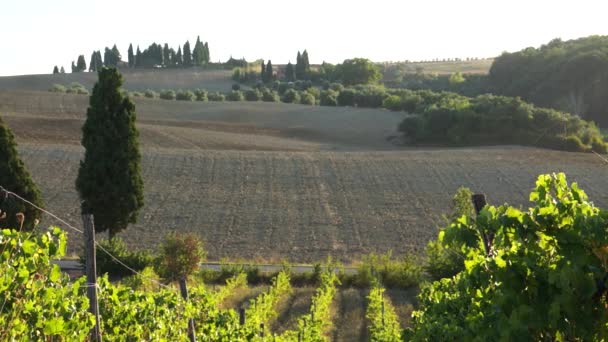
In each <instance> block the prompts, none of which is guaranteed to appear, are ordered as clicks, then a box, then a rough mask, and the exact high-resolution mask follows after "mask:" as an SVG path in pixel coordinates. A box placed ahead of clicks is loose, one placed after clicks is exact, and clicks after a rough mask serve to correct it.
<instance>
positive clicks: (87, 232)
mask: <svg viewBox="0 0 608 342" xmlns="http://www.w3.org/2000/svg"><path fill="white" fill-rule="evenodd" d="M82 223H83V226H84V248H85V271H86V273H87V297H89V310H90V311H91V313H92V314H93V315H94V316H95V327H94V328H93V329H92V330H91V340H92V341H96V342H101V328H100V327H101V324H100V319H99V303H98V302H97V262H96V255H95V223H94V222H93V215H91V214H83V215H82Z"/></svg>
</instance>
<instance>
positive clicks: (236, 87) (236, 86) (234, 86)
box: [232, 83, 241, 91]
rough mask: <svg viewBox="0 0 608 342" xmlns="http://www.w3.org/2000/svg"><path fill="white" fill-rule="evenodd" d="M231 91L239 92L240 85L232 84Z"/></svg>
mask: <svg viewBox="0 0 608 342" xmlns="http://www.w3.org/2000/svg"><path fill="white" fill-rule="evenodd" d="M232 90H234V91H237V90H241V85H240V84H238V83H234V84H233V85H232Z"/></svg>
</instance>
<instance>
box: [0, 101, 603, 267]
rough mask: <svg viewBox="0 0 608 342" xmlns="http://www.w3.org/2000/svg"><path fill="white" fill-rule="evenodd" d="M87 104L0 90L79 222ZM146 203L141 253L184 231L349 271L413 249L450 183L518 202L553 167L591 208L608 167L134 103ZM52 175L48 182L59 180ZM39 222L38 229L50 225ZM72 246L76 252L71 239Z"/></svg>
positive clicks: (240, 109)
mask: <svg viewBox="0 0 608 342" xmlns="http://www.w3.org/2000/svg"><path fill="white" fill-rule="evenodd" d="M87 101H88V97H87V96H83V95H68V94H55V93H48V92H0V112H1V113H3V119H4V120H5V121H6V122H7V124H8V125H9V126H10V127H11V128H12V129H13V130H14V132H15V134H16V137H17V141H18V142H19V144H20V152H21V154H22V156H23V159H24V160H25V162H26V164H27V166H28V167H29V169H30V171H31V173H32V175H33V178H34V180H35V181H36V182H37V183H38V184H39V185H40V187H41V189H42V194H43V197H44V199H45V201H46V203H47V206H48V209H50V210H51V211H53V212H55V213H59V214H60V215H61V216H64V217H67V218H69V220H70V221H71V222H72V223H74V224H76V225H79V220H80V218H79V217H80V215H79V202H78V198H77V194H76V191H75V189H74V180H75V178H76V173H77V169H78V163H79V160H80V158H81V157H82V153H83V151H82V148H81V147H80V146H79V139H80V126H81V125H82V122H83V119H84V113H85V111H86V105H87ZM136 105H137V111H138V124H139V129H140V133H141V139H142V152H143V165H142V167H143V177H144V183H145V207H144V209H143V210H142V214H141V217H140V221H139V223H138V224H135V225H132V226H130V227H129V228H128V229H127V230H126V231H125V232H123V233H120V234H119V236H121V237H122V238H124V239H125V240H126V242H127V243H128V244H129V245H130V246H133V247H136V248H152V247H153V246H155V245H156V244H157V242H158V241H159V239H160V238H161V237H163V236H164V235H165V234H166V233H167V232H168V231H171V230H181V231H196V232H199V233H200V234H201V235H202V236H203V238H204V239H205V241H206V246H207V249H208V251H209V258H210V259H212V260H217V259H220V258H223V257H229V258H232V259H235V258H239V257H240V258H246V259H258V260H270V261H278V260H281V259H289V260H292V261H316V260H322V259H324V258H325V257H326V256H327V255H333V256H334V257H336V258H338V259H339V260H342V261H345V262H349V261H353V260H356V259H357V258H358V257H359V256H360V255H362V254H366V253H369V252H372V251H376V252H385V251H388V250H393V251H394V252H395V253H406V252H415V253H421V252H422V251H423V248H424V246H425V244H426V242H427V241H428V240H429V239H432V238H434V237H435V236H436V233H437V231H436V227H437V226H438V225H441V224H442V222H443V220H442V218H441V215H442V214H444V213H446V212H448V211H449V205H450V201H451V196H452V195H453V194H454V192H455V191H456V189H457V188H458V187H459V186H461V185H464V186H468V187H470V188H472V189H473V191H476V192H484V193H486V194H487V195H488V198H489V201H490V202H492V203H503V202H510V203H513V204H522V205H523V204H525V203H526V200H527V198H526V196H527V194H528V193H529V189H530V188H531V187H532V185H533V182H534V180H535V178H536V176H537V175H538V174H540V173H546V172H552V171H564V172H566V173H567V174H568V176H569V179H572V180H576V181H578V182H580V183H581V186H582V187H583V188H585V189H590V191H589V192H590V195H591V196H592V198H595V199H596V200H597V201H598V203H597V204H599V205H605V204H607V203H608V198H607V196H606V195H605V194H603V193H602V191H601V190H600V189H604V188H606V186H607V185H608V184H607V182H608V177H607V176H608V174H607V173H608V169H606V166H605V164H604V162H603V161H602V160H600V159H599V158H597V157H596V156H594V155H591V154H579V153H567V152H556V151H546V150H541V149H533V148H521V147H515V146H507V147H483V148H463V149H432V148H426V149H408V150H403V149H396V148H395V146H393V145H391V144H390V143H389V142H387V140H386V138H387V137H388V136H391V135H393V134H395V130H396V128H397V124H398V122H399V121H401V119H402V117H401V115H402V114H400V113H394V112H389V111H384V110H368V109H365V110H364V109H353V108H348V107H344V108H330V107H314V106H302V105H286V104H277V103H261V102H259V103H249V102H242V103H198V102H178V101H163V100H149V99H137V100H136ZM58 171H59V172H58ZM50 223H51V221H50V220H45V221H44V222H43V225H47V224H50ZM70 241H71V245H70V250H71V251H72V252H75V251H76V250H78V249H79V243H78V239H70Z"/></svg>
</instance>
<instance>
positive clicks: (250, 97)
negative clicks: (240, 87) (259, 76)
mask: <svg viewBox="0 0 608 342" xmlns="http://www.w3.org/2000/svg"><path fill="white" fill-rule="evenodd" d="M261 97H262V94H261V93H260V91H259V90H257V89H249V90H247V91H246V92H245V99H246V100H247V101H254V102H255V101H259V100H260V99H261Z"/></svg>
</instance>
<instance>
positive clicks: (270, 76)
mask: <svg viewBox="0 0 608 342" xmlns="http://www.w3.org/2000/svg"><path fill="white" fill-rule="evenodd" d="M273 78H274V74H273V70H272V62H271V61H270V59H269V60H268V64H266V82H272V80H273Z"/></svg>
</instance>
